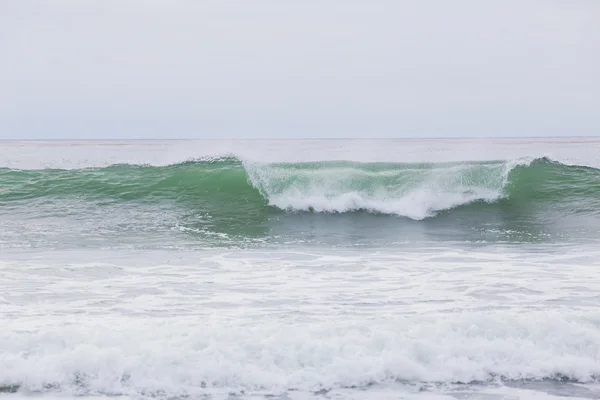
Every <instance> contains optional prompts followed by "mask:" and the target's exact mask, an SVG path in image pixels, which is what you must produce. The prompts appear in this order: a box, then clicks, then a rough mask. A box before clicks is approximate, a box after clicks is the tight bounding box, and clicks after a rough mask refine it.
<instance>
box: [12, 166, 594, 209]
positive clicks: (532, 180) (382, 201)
mask: <svg viewBox="0 0 600 400" xmlns="http://www.w3.org/2000/svg"><path fill="white" fill-rule="evenodd" d="M68 199H70V200H78V201H94V202H95V203H96V204H100V205H101V204H107V203H111V204H114V203H117V204H118V203H120V202H123V203H130V202H137V203H145V204H153V205H161V204H162V205H168V204H185V205H186V207H190V208H192V209H194V208H196V209H198V210H199V211H204V212H208V213H215V212H216V213H219V214H223V213H230V214H231V217H232V218H235V215H246V216H247V215H248V214H252V213H264V212H269V210H271V211H274V210H275V209H279V210H286V211H310V212H323V213H342V212H353V211H367V212H371V213H376V214H390V215H399V216H404V217H408V218H411V219H415V220H420V219H424V218H428V217H433V216H436V215H438V214H440V213H447V212H451V210H455V209H458V208H460V209H465V208H472V209H473V210H481V208H482V207H485V208H489V207H493V208H502V209H511V208H512V209H516V210H525V209H532V208H535V207H552V208H555V209H558V210H561V211H564V212H570V213H585V212H589V213H595V212H597V211H596V210H598V209H599V206H600V200H599V199H600V170H598V169H595V168H591V167H586V166H577V165H565V164H561V163H559V162H555V161H552V160H550V159H547V158H539V159H534V160H529V161H518V162H512V161H486V162H460V163H420V164H409V163H358V162H349V161H336V162H329V161H324V162H313V163H277V164H260V163H244V162H242V161H241V160H239V159H237V158H233V157H231V158H220V159H213V160H198V161H191V162H185V163H180V164H174V165H170V166H162V167H157V166H147V165H128V164H122V165H113V166H110V167H105V168H87V169H79V170H49V169H46V170H13V169H6V168H3V169H0V205H8V204H12V203H19V204H23V203H24V204H27V203H28V202H35V201H44V200H53V201H56V200H68Z"/></svg>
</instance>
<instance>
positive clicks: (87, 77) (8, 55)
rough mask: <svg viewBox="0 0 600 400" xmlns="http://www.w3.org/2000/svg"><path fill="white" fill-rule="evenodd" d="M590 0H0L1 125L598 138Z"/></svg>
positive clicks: (147, 131)
mask: <svg viewBox="0 0 600 400" xmlns="http://www.w3.org/2000/svg"><path fill="white" fill-rule="evenodd" d="M598 21H600V1H598V0H561V1H559V0H519V1H516V0H502V1H494V2H492V1H481V0H472V1H468V0H454V1H447V0H438V1H435V0H413V1H402V0H394V1H391V0H390V1H387V0H379V1H357V0H346V1H342V0H335V1H334V0H331V1H327V0H322V1H316V0H305V1H284V0H238V1H233V0H214V1H213V0H175V1H166V0H162V1H157V0H135V1H133V0H85V1H82V0H52V1H50V0H45V1H41V0H40V1H36V0H3V1H1V2H0V138H4V139H7V138H13V139H24V138H221V137H223V138H232V137H238V138H259V137H268V138H294V137H331V138H333V137H448V136H461V137H465V136H557V135H560V136H564V135H578V136H581V135H600V23H599V22H598Z"/></svg>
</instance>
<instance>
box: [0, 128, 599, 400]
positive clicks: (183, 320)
mask: <svg viewBox="0 0 600 400" xmlns="http://www.w3.org/2000/svg"><path fill="white" fill-rule="evenodd" d="M0 145H1V146H0V256H1V257H0V287H2V288H4V289H3V290H2V291H1V292H0V324H1V325H2V327H3V329H2V330H0V388H1V389H0V391H2V392H3V393H4V394H3V396H7V397H22V396H40V395H41V396H46V397H60V398H64V397H71V396H84V397H90V396H99V397H106V396H123V397H127V398H148V397H152V398H165V399H166V398H169V399H173V398H189V397H194V398H211V399H212V398H214V399H219V398H230V399H231V398H240V399H246V398H248V399H249V398H252V399H257V398H261V399H264V398H281V399H301V398H302V399H315V398H319V399H341V398H344V399H345V398H354V399H371V398H373V399H375V398H377V399H381V398H390V399H391V398H413V397H414V398H428V399H429V398H442V397H443V398H450V399H452V398H484V397H486V398H498V399H500V398H534V397H535V398H557V397H559V398H560V397H581V398H598V397H600V390H599V387H598V386H599V385H598V376H600V312H599V311H598V310H599V308H598V306H599V305H600V297H599V295H598V293H599V290H600V250H598V249H599V248H600V247H599V246H598V245H599V242H600V169H598V168H599V167H600V158H599V156H598V154H600V141H597V140H595V139H572V140H558V139H544V140H525V139H522V140H496V141H493V140H487V141H481V140H454V141H441V140H439V141H433V140H426V141H418V140H411V141H385V140H382V141H247V142H242V141H227V142H225V141H198V142H177V141H166V142H153V141H149V142H0Z"/></svg>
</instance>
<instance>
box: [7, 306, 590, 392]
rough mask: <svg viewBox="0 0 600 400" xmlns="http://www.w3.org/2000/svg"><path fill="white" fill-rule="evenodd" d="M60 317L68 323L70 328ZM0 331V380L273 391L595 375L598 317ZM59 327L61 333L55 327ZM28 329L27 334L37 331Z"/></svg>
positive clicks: (474, 316) (168, 322)
mask: <svg viewBox="0 0 600 400" xmlns="http://www.w3.org/2000/svg"><path fill="white" fill-rule="evenodd" d="M69 320H70V321H69ZM69 320H63V321H61V323H63V324H65V325H62V324H56V323H55V324H53V326H45V327H43V329H39V328H41V327H40V326H36V324H35V323H33V321H30V323H26V324H22V325H21V326H20V327H19V328H20V329H19V330H18V331H17V332H11V331H8V332H6V331H3V332H2V333H1V334H0V338H1V339H2V340H1V343H2V344H1V346H2V348H1V349H0V350H1V351H0V354H1V356H0V366H1V367H2V370H3V373H2V384H3V385H11V384H13V385H14V384H18V385H21V387H22V389H26V390H31V391H44V390H47V389H48V388H53V387H54V388H60V389H61V390H62V389H64V390H69V391H75V392H77V391H80V392H82V393H84V394H90V393H91V394H94V393H101V394H131V395H133V394H140V393H161V392H164V393H167V394H169V395H171V396H181V395H199V394H207V393H210V392H211V390H214V391H220V390H229V391H233V392H237V393H244V392H247V393H252V392H261V391H264V392H267V393H270V394H282V393H285V392H287V391H290V390H300V391H306V392H315V391H319V390H323V389H336V388H349V387H358V388H366V387H368V386H369V385H373V384H383V383H393V382H398V381H399V382H412V383H421V384H425V383H448V384H450V383H472V382H490V381H492V382H493V381H495V380H497V379H504V380H539V379H559V380H560V379H570V380H575V381H578V382H583V383H585V382H594V381H595V380H596V379H597V377H598V376H599V375H600V314H599V313H597V312H593V313H583V314H582V313H574V314H573V315H569V316H565V315H561V314H560V313H557V312H545V313H526V312H525V313H520V314H518V315H516V314H514V313H511V312H491V313H468V314H461V313H457V314H453V315H436V316H427V317H425V316H406V317H400V318H398V317H397V318H393V319H388V320H381V319H378V318H375V319H369V318H367V319H365V320H364V321H361V320H356V319H351V320H350V321H335V322H326V321H320V322H318V323H296V324H293V325H288V324H281V323H269V324H264V323H263V324H260V325H257V324H245V325H240V324H237V323H235V322H227V321H219V318H210V317H209V318H203V319H202V320H198V319H197V318H193V317H187V318H182V317H179V318H168V317H164V318H161V319H159V320H157V319H156V318H140V317H129V318H110V317H102V318H93V317H86V318H85V320H82V319H81V318H77V317H73V318H69ZM61 325H62V326H61ZM36 328H37V329H36Z"/></svg>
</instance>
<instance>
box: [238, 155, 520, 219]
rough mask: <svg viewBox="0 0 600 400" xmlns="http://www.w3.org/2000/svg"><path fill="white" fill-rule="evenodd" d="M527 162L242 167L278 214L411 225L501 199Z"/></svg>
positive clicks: (250, 165) (268, 165)
mask: <svg viewBox="0 0 600 400" xmlns="http://www.w3.org/2000/svg"><path fill="white" fill-rule="evenodd" d="M531 162H532V159H520V160H515V161H512V162H495V163H490V164H481V163H460V164H451V165H445V164H441V165H440V164H437V165H436V164H430V165H429V166H425V167H416V166H415V167H413V166H411V165H402V164H394V165H390V166H389V167H387V168H386V167H385V166H383V167H381V168H380V169H378V170H376V171H369V170H366V169H364V166H363V165H356V166H353V165H352V164H349V165H348V166H345V167H344V168H339V167H338V166H336V165H330V164H320V165H319V166H318V167H314V168H307V169H298V168H290V167H289V166H288V167H285V166H281V165H279V164H259V163H249V162H246V163H244V167H245V168H246V172H247V174H248V178H249V180H250V182H251V183H252V184H253V185H254V186H255V187H256V188H257V189H258V190H259V191H260V192H261V194H262V195H263V196H264V197H265V198H266V199H267V200H268V202H269V204H270V205H272V206H275V207H278V208H280V209H283V210H292V211H298V210H302V211H309V210H310V211H316V212H347V211H356V210H366V211H369V212H373V213H382V214H395V215H399V216H403V217H408V218H411V219H415V220H421V219H424V218H427V217H432V216H434V215H436V214H437V213H438V212H439V211H443V210H448V209H451V208H455V207H457V206H461V205H465V204H469V203H472V202H474V201H486V202H494V201H496V200H498V199H500V198H502V197H503V196H504V195H505V193H504V187H505V185H506V183H507V181H508V176H509V173H510V171H511V170H512V169H513V168H514V167H516V166H519V165H528V164H529V163H531Z"/></svg>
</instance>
